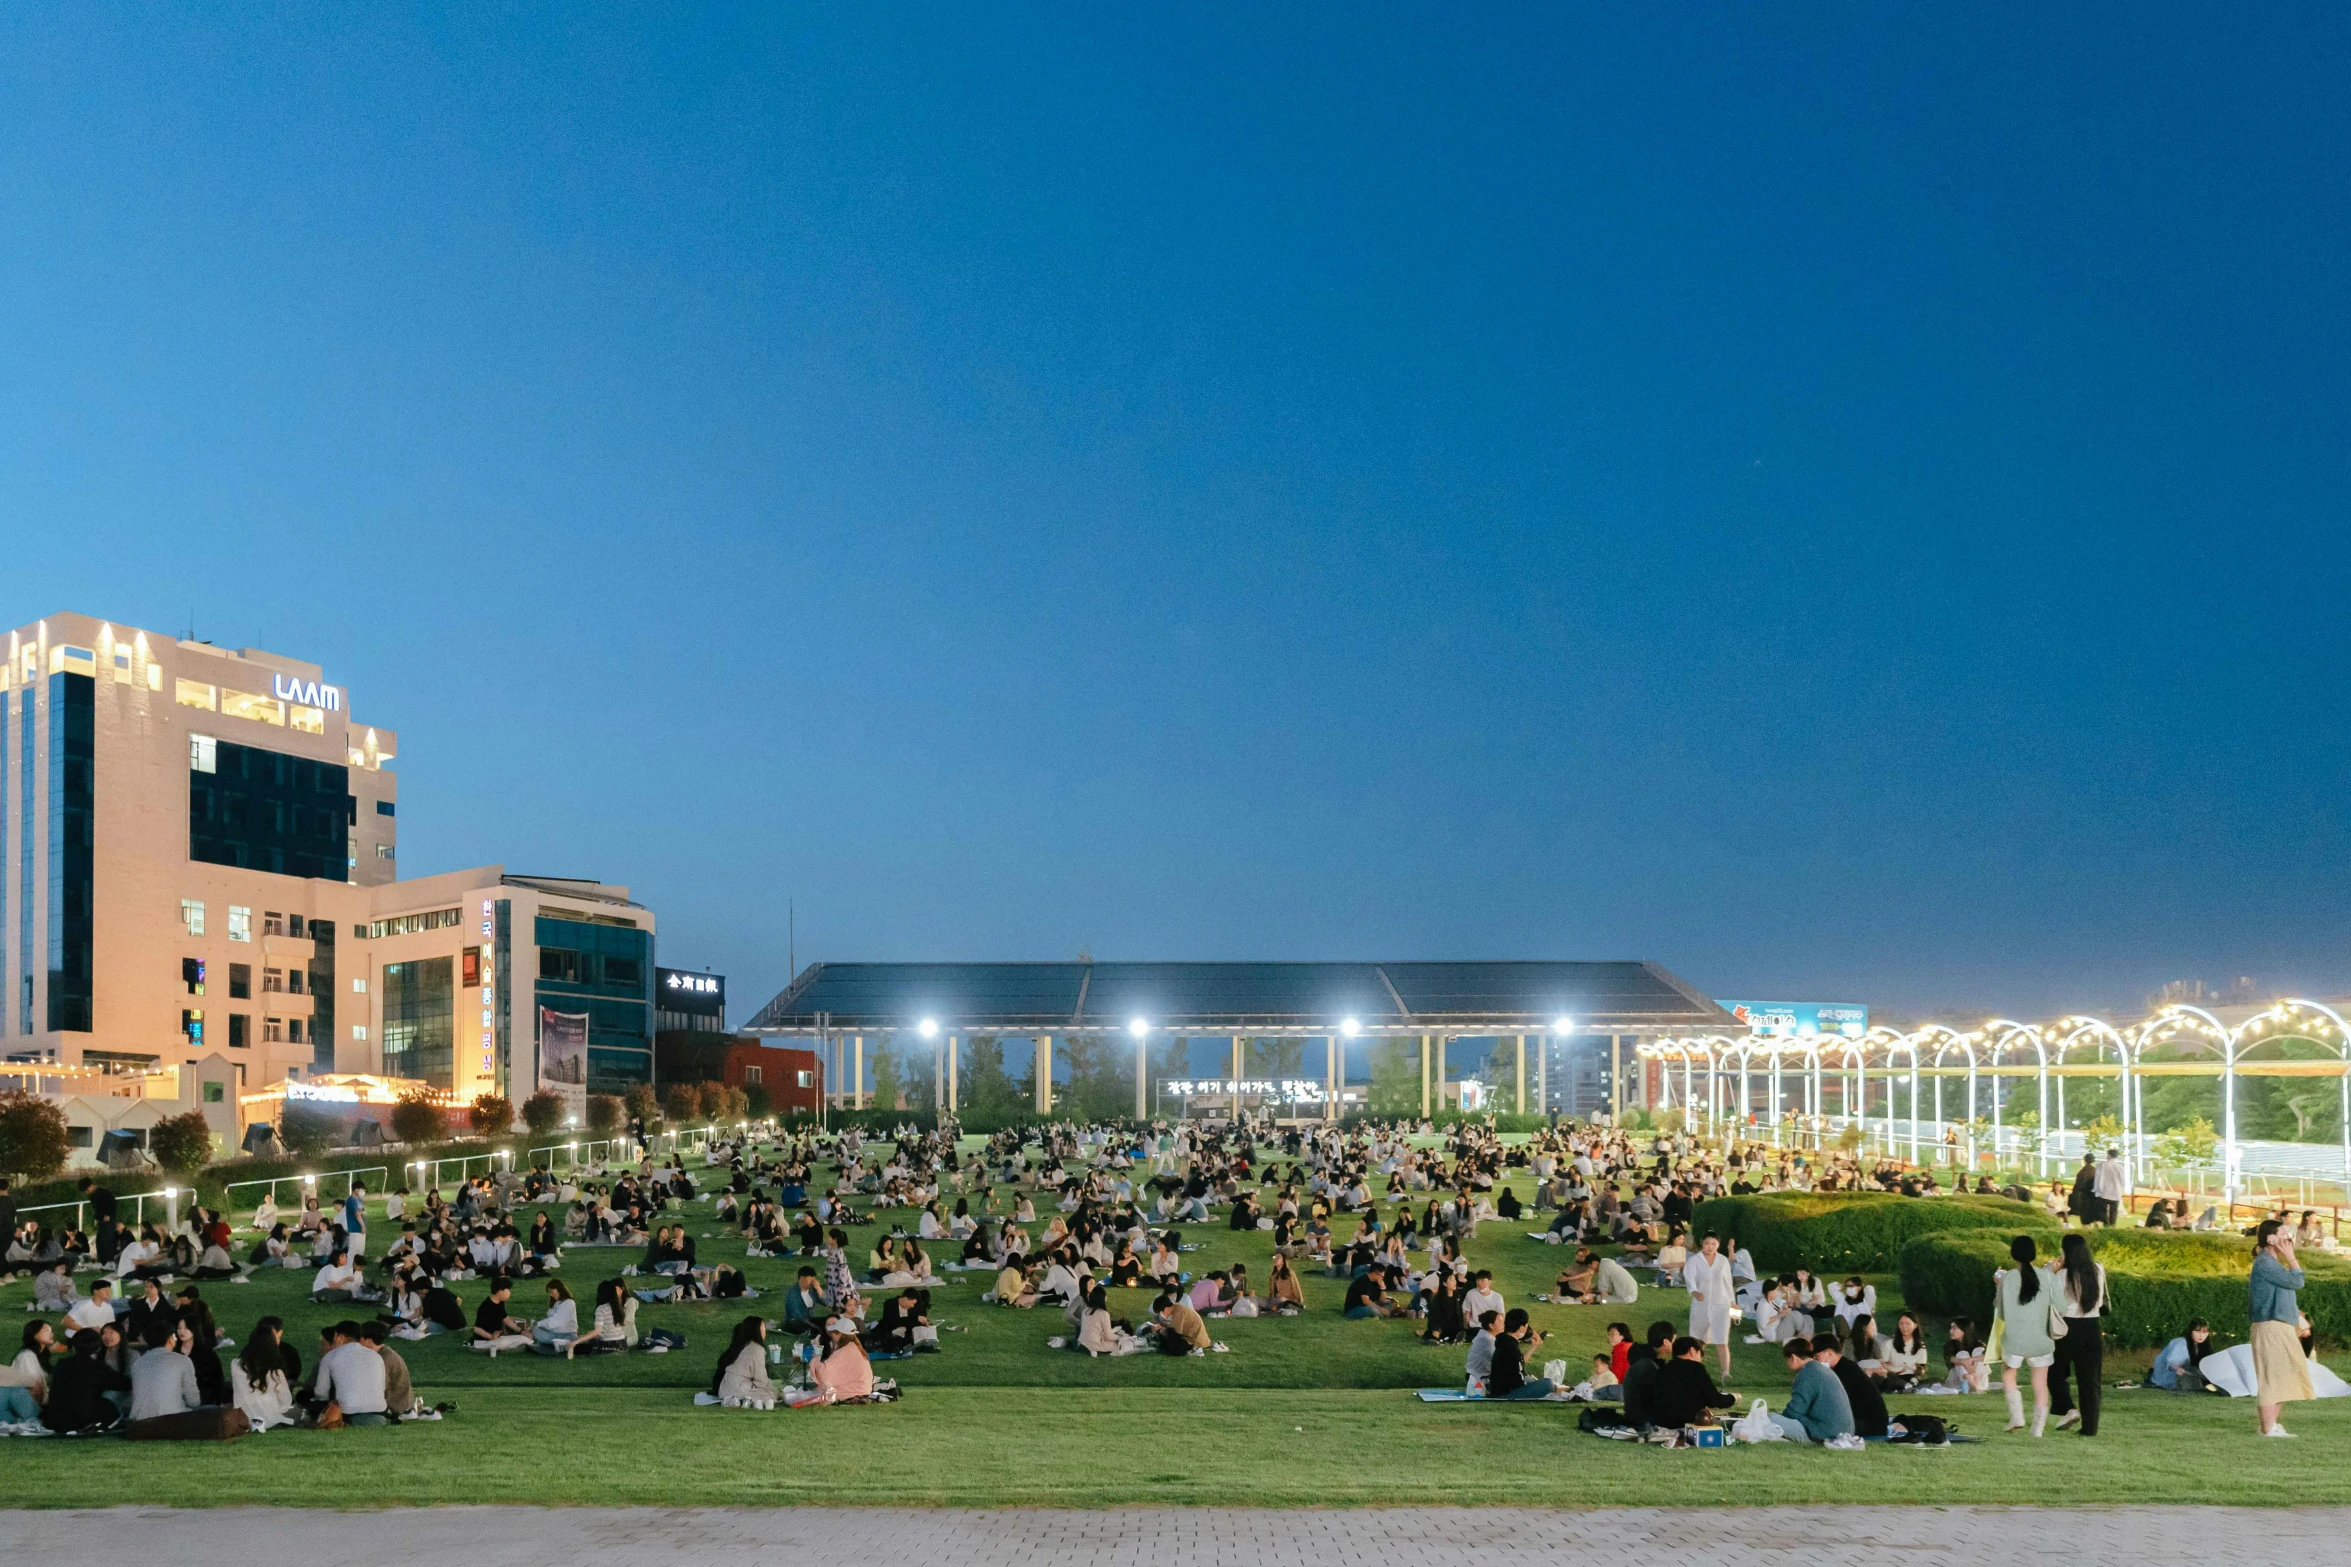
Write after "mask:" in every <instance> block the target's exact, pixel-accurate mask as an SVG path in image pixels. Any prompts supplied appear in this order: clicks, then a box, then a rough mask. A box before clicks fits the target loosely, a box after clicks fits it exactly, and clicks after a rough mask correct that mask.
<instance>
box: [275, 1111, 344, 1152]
mask: <svg viewBox="0 0 2351 1567" xmlns="http://www.w3.org/2000/svg"><path fill="white" fill-rule="evenodd" d="M337 1124H338V1123H337V1122H336V1120H335V1118H334V1117H333V1116H331V1115H329V1114H327V1113H326V1112H325V1111H324V1110H314V1109H312V1108H310V1107H309V1106H308V1105H288V1106H286V1108H285V1110H284V1111H283V1112H282V1113H281V1114H280V1115H279V1116H278V1141H279V1143H281V1144H282V1145H284V1147H285V1150H286V1152H288V1153H290V1154H316V1153H324V1152H325V1151H326V1150H327V1149H329V1148H332V1147H333V1146H334V1145H335V1128H336V1126H337Z"/></svg>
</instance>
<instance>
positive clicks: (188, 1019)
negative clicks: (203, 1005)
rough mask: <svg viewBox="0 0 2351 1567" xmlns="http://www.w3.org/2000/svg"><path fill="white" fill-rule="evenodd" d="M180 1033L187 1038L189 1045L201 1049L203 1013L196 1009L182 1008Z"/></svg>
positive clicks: (202, 1041)
mask: <svg viewBox="0 0 2351 1567" xmlns="http://www.w3.org/2000/svg"><path fill="white" fill-rule="evenodd" d="M180 1032H181V1033H182V1034H184V1035H186V1036H187V1039H188V1043H189V1044H191V1045H195V1046H198V1047H199V1048H201V1047H202V1045H203V1043H204V1013H203V1012H202V1011H201V1010H200V1009H197V1008H182V1009H181V1011H180Z"/></svg>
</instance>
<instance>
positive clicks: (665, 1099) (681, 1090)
mask: <svg viewBox="0 0 2351 1567" xmlns="http://www.w3.org/2000/svg"><path fill="white" fill-rule="evenodd" d="M706 1098H707V1095H706V1094H705V1092H704V1088H703V1085H702V1084H700V1083H672V1084H670V1085H669V1087H667V1088H665V1089H663V1090H662V1092H661V1111H662V1114H663V1115H665V1116H667V1117H668V1118H669V1121H670V1124H671V1125H673V1126H692V1125H694V1124H695V1123H697V1122H699V1121H702V1120H704V1119H705V1118H706V1116H707V1110H706V1108H705V1105H704V1100H705V1099H706Z"/></svg>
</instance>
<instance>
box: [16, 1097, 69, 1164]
mask: <svg viewBox="0 0 2351 1567" xmlns="http://www.w3.org/2000/svg"><path fill="white" fill-rule="evenodd" d="M70 1147H71V1145H70V1144H69V1143H68V1142H67V1141H66V1124H65V1112H64V1111H63V1110H61V1109H59V1108H58V1107H57V1106H56V1105H54V1104H51V1103H50V1102H49V1101H48V1100H46V1099H43V1098H42V1097H41V1096H40V1095H38V1094H27V1093H9V1094H0V1172H4V1173H6V1174H9V1175H14V1176H19V1177H21V1178H23V1179H25V1180H28V1181H45V1180H47V1179H48V1178H49V1177H50V1176H52V1175H55V1174H56V1173H57V1172H58V1171H60V1170H62V1169H64V1168H65V1160H66V1155H67V1153H68V1152H69V1151H70Z"/></svg>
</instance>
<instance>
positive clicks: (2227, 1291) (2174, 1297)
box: [1901, 1230, 2351, 1349]
mask: <svg viewBox="0 0 2351 1567" xmlns="http://www.w3.org/2000/svg"><path fill="white" fill-rule="evenodd" d="M2009 1238H2010V1237H2009V1236H2007V1235H2003V1234H1997V1233H1994V1232H1990V1231H1986V1232H1984V1233H1981V1234H1969V1235H1928V1236H1922V1237H1920V1238H1919V1239H1917V1240H1914V1241H1912V1242H1910V1243H1909V1244H1908V1245H1907V1246H1904V1247H1903V1248H1902V1263H1901V1272H1902V1298H1903V1299H1904V1300H1905V1301H1906V1302H1908V1303H1909V1304H1910V1306H1911V1307H1912V1309H1914V1310H1924V1311H1931V1312H1933V1313H1935V1314H1936V1315H1938V1316H1945V1317H1948V1316H1955V1315H1966V1316H1971V1317H1974V1318H1975V1319H1976V1320H1978V1321H1979V1322H1987V1323H1988V1322H1989V1321H1990V1320H1991V1315H1992V1274H1993V1273H1994V1272H1995V1271H1996V1270H1998V1269H2001V1268H2005V1267H2007V1266H2009V1260H2008V1242H2009ZM2035 1240H2036V1241H2041V1242H2047V1241H2048V1240H2049V1237H2047V1236H2036V1237H2035ZM2089 1240H2090V1251H2091V1254H2092V1255H2093V1256H2095V1257H2096V1258H2097V1259H2098V1261H2099V1262H2100V1264H2102V1265H2103V1266H2104V1267H2105V1269H2106V1297H2107V1299H2106V1320H2105V1324H2104V1327H2103V1333H2104V1336H2105V1338H2106V1339H2107V1340H2108V1341H2109V1342H2110V1343H2113V1344H2116V1345H2119V1346H2122V1347H2124V1348H2133V1349H2147V1348H2153V1347H2155V1346H2158V1345H2161V1344H2165V1343H2168V1342H2169V1341H2170V1340H2172V1339H2173V1338H2176V1337H2177V1336H2178V1335H2179V1334H2180V1332H2181V1331H2182V1330H2183V1329H2184V1328H2186V1326H2187V1325H2188V1320H2189V1319H2190V1318H2191V1317H2202V1318H2204V1319H2205V1320H2206V1321H2207V1322H2210V1323H2211V1324H2212V1330H2213V1332H2214V1333H2215V1334H2217V1335H2220V1336H2221V1337H2223V1338H2236V1339H2242V1338H2244V1337H2245V1335H2246V1332H2247V1326H2246V1321H2245V1311H2246V1306H2247V1290H2246V1284H2245V1280H2246V1276H2247V1275H2248V1274H2249V1273H2251V1272H2252V1269H2253V1243H2252V1242H2251V1241H2249V1240H2247V1239H2245V1238H2244V1237H2243V1236H2238V1235H2193V1234H2173V1233H2171V1232H2169V1231H2165V1230H2093V1231H2091V1232H2089ZM2054 1251H2055V1247H2054V1245H2044V1255H2045V1256H2047V1255H2051V1254H2053V1253H2054ZM2302 1266H2303V1268H2304V1270H2305V1271H2306V1272H2307V1273H2308V1275H2309V1279H2310V1282H2309V1285H2308V1286H2307V1287H2306V1288H2305V1289H2304V1290H2303V1291H2302V1294H2301V1303H2302V1310H2303V1312H2304V1314H2306V1315H2307V1316H2308V1317H2309V1318H2310V1322H2311V1326H2312V1327H2313V1328H2315V1329H2316V1330H2317V1332H2318V1334H2319V1336H2320V1337H2321V1338H2324V1339H2326V1340H2328V1341H2330V1342H2333V1343H2341V1342H2344V1341H2345V1340H2347V1339H2351V1262H2346V1261H2344V1260H2343V1259H2342V1258H2339V1257H2330V1256H2324V1255H2320V1254H2316V1253H2306V1254H2304V1256H2303V1257H2302Z"/></svg>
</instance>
